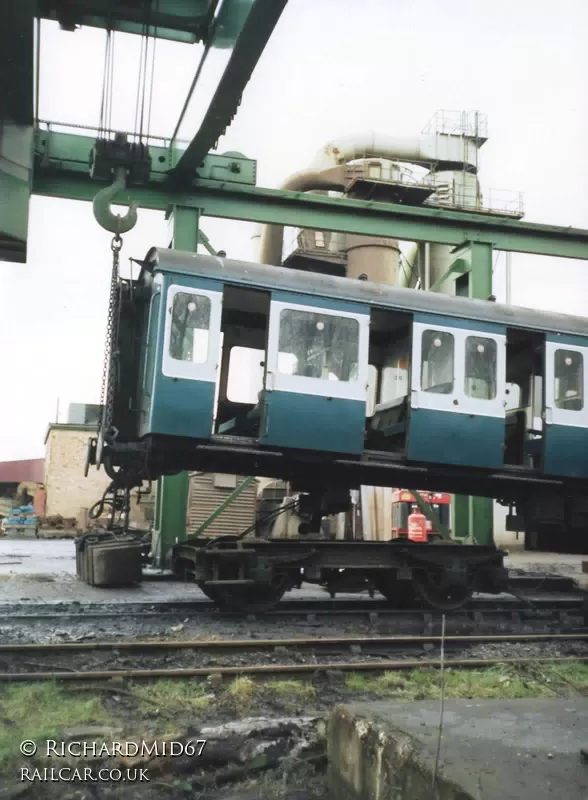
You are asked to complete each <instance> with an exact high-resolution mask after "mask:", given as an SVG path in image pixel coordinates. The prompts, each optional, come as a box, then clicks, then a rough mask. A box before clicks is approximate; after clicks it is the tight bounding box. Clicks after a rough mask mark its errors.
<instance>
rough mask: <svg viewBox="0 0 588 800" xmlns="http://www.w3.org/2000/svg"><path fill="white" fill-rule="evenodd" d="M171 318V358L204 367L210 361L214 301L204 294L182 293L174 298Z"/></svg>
mask: <svg viewBox="0 0 588 800" xmlns="http://www.w3.org/2000/svg"><path fill="white" fill-rule="evenodd" d="M171 314H172V320H171V336H170V342H169V353H170V355H171V357H172V358H175V359H176V360H177V361H191V362H192V363H193V364H204V362H205V361H207V359H208V338H209V331H208V329H209V327H210V299H209V298H208V297H204V296H203V295H201V294H191V293H189V292H178V293H177V294H175V295H174V301H173V306H172V309H171Z"/></svg>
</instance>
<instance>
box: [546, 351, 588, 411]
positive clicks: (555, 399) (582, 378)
mask: <svg viewBox="0 0 588 800" xmlns="http://www.w3.org/2000/svg"><path fill="white" fill-rule="evenodd" d="M558 353H566V354H570V355H571V354H575V355H577V356H579V357H580V381H579V382H580V387H581V389H580V399H581V401H582V405H581V406H580V408H566V407H565V405H559V403H561V402H562V401H565V400H566V399H571V398H565V397H563V398H562V397H559V398H558V392H557V390H556V381H557V380H558V377H557V365H556V359H557V355H558ZM585 369H586V367H585V364H584V353H582V352H581V351H578V350H576V349H570V348H568V347H563V346H560V347H556V348H555V349H554V351H553V407H554V408H556V409H557V410H558V411H571V412H581V411H583V410H584V407H585V405H586V401H585V396H584V395H585V393H584V383H585V375H584V373H585Z"/></svg>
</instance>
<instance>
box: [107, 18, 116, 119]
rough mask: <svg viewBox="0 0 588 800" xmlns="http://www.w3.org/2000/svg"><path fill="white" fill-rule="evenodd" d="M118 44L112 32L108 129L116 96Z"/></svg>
mask: <svg viewBox="0 0 588 800" xmlns="http://www.w3.org/2000/svg"><path fill="white" fill-rule="evenodd" d="M115 44H116V37H115V34H114V32H113V34H112V44H111V48H110V75H109V85H108V92H109V98H108V100H109V102H108V130H112V103H113V97H114V47H115Z"/></svg>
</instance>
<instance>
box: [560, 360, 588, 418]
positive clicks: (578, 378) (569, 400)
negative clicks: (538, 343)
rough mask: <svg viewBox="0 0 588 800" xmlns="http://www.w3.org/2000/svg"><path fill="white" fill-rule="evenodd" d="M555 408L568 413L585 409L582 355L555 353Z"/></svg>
mask: <svg viewBox="0 0 588 800" xmlns="http://www.w3.org/2000/svg"><path fill="white" fill-rule="evenodd" d="M554 374H555V406H556V408H563V409H565V410H567V411H581V410H582V409H583V408H584V393H583V391H582V390H583V383H584V364H583V359H582V353H577V352H576V351H575V350H556V351H555V373H554Z"/></svg>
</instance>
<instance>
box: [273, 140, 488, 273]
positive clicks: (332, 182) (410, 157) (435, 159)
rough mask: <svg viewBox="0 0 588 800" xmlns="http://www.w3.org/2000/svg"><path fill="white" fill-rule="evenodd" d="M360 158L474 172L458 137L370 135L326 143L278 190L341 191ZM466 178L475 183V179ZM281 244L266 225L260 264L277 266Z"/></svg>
mask: <svg viewBox="0 0 588 800" xmlns="http://www.w3.org/2000/svg"><path fill="white" fill-rule="evenodd" d="M362 158H385V159H388V160H391V161H405V162H408V163H411V164H424V165H426V166H430V165H431V164H432V163H434V164H436V165H441V164H447V165H452V166H457V165H459V167H460V168H461V169H462V170H464V169H466V170H470V171H472V172H475V171H476V168H477V148H476V147H472V143H471V141H468V140H466V139H464V138H463V137H461V136H449V135H447V134H442V133H440V134H435V135H433V136H412V137H403V136H386V135H382V134H376V133H373V132H371V133H364V134H359V135H355V136H347V137H343V138H341V139H335V140H333V141H332V142H329V143H328V144H327V145H325V146H324V147H323V148H321V150H319V152H318V153H317V154H316V156H315V158H314V161H313V164H312V167H311V168H310V169H306V170H302V171H301V172H296V173H294V175H291V176H290V177H289V178H288V179H287V180H286V181H285V182H284V183H283V184H282V186H281V187H280V188H281V189H282V190H289V191H294V192H308V191H312V190H327V191H329V190H331V191H342V190H343V189H344V188H345V180H344V165H345V164H347V163H349V162H350V161H355V160H358V159H362ZM451 174H452V175H453V173H451ZM470 177H474V179H475V175H473V176H470ZM283 241H284V228H283V226H282V225H266V227H265V230H264V233H263V236H262V240H261V248H260V261H261V263H262V264H274V265H275V266H280V265H281V263H282V248H283ZM431 280H432V281H434V279H433V278H431Z"/></svg>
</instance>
